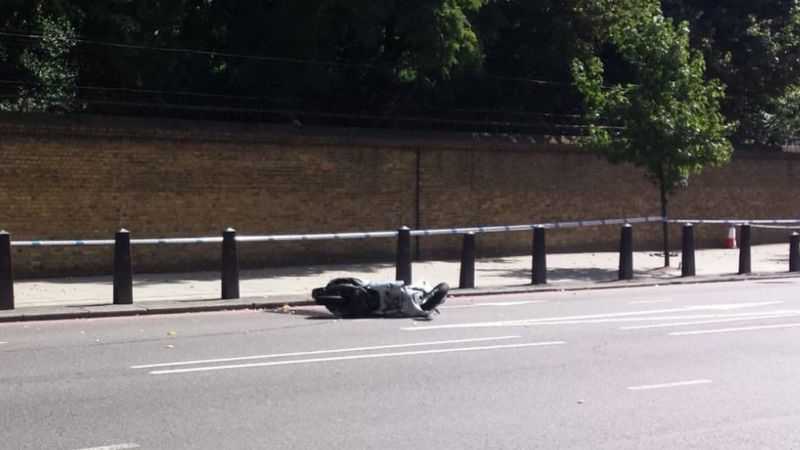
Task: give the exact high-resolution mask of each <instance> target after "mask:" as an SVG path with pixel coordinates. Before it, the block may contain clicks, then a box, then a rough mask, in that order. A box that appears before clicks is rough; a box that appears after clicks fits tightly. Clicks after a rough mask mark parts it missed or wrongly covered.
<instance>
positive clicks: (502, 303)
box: [439, 300, 547, 309]
mask: <svg viewBox="0 0 800 450" xmlns="http://www.w3.org/2000/svg"><path fill="white" fill-rule="evenodd" d="M536 303H547V300H522V301H517V302H486V303H472V304H469V305H449V306H440V307H439V309H458V308H479V307H486V306H521V305H533V304H536Z"/></svg>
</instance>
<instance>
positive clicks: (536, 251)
mask: <svg viewBox="0 0 800 450" xmlns="http://www.w3.org/2000/svg"><path fill="white" fill-rule="evenodd" d="M544 230H545V228H544V227H540V226H537V227H534V229H533V270H532V271H531V272H532V273H531V282H532V283H533V284H546V283H547V246H546V243H545V234H544Z"/></svg>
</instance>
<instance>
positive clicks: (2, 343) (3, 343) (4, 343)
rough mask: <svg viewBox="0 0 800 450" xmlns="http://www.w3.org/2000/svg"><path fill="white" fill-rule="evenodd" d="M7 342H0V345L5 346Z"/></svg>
mask: <svg viewBox="0 0 800 450" xmlns="http://www.w3.org/2000/svg"><path fill="white" fill-rule="evenodd" d="M6 344H8V342H0V345H6Z"/></svg>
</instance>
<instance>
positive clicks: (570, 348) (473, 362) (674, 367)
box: [0, 279, 800, 449]
mask: <svg viewBox="0 0 800 450" xmlns="http://www.w3.org/2000/svg"><path fill="white" fill-rule="evenodd" d="M798 293H800V279H782V280H774V281H748V282H735V283H719V284H698V285H681V286H665V287H649V288H630V289H609V290H597V291H582V292H557V293H540V294H526V295H513V296H503V297H491V298H489V297H475V298H472V299H457V300H453V301H449V302H448V303H447V304H446V306H445V308H443V309H442V310H441V312H442V314H441V315H440V316H437V317H436V318H435V319H434V320H432V321H416V320H412V319H383V320H380V319H362V320H334V319H331V318H330V317H329V316H327V315H326V314H325V313H324V311H323V310H320V309H318V308H315V307H309V308H300V309H297V310H295V311H294V313H292V314H289V313H277V312H264V311H237V312H225V313H197V314H186V315H174V316H147V317H125V318H109V319H93V320H77V321H56V322H38V323H12V324H0V431H1V432H2V433H1V434H0V447H2V448H8V449H23V448H32V449H33V448H35V449H83V448H96V447H101V448H111V449H124V448H148V449H166V448H170V449H173V448H174V449H180V448H192V449H197V448H209V449H211V448H213V449H219V448H383V449H386V448H392V449H394V448H415V449H418V448H547V449H550V448H592V449H594V448H614V449H617V448H726V449H730V448H793V447H794V448H796V447H800V428H798V427H797V424H798V423H800V406H798V399H800V299H799V298H798Z"/></svg>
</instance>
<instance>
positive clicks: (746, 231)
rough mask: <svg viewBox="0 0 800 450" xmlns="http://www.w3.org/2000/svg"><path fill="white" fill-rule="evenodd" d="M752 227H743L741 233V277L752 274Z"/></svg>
mask: <svg viewBox="0 0 800 450" xmlns="http://www.w3.org/2000/svg"><path fill="white" fill-rule="evenodd" d="M751 261H752V258H751V255H750V225H742V226H741V229H740V231H739V275H744V274H746V273H750V270H751V265H750V264H751Z"/></svg>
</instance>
